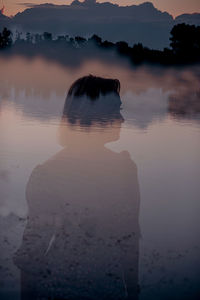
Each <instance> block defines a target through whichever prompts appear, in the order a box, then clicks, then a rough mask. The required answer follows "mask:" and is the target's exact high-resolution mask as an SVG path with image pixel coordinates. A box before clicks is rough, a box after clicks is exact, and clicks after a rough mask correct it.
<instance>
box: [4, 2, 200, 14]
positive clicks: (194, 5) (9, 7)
mask: <svg viewBox="0 0 200 300" xmlns="http://www.w3.org/2000/svg"><path fill="white" fill-rule="evenodd" d="M81 1H83V0H81ZM108 1H109V0H97V2H108ZM27 2H29V3H30V2H31V3H33V4H41V3H47V2H48V3H54V4H70V3H71V2H72V0H32V1H31V0H30V1H27ZM110 2H113V3H117V4H120V5H131V4H140V3H143V2H147V1H145V0H110ZM149 2H152V3H153V4H154V6H155V7H156V8H158V9H159V10H161V11H167V12H169V13H170V14H171V15H173V16H174V17H176V16H177V15H180V14H183V13H193V12H200V1H199V0H151V1H149ZM0 3H1V7H2V6H3V4H4V6H5V10H4V14H5V15H8V16H10V15H15V14H16V13H17V12H19V11H23V10H24V9H26V5H25V4H26V0H25V1H23V0H0Z"/></svg>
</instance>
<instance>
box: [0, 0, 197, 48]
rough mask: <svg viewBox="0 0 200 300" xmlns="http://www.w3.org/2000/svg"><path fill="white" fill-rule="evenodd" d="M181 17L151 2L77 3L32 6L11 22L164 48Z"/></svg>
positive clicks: (34, 28) (23, 27)
mask: <svg viewBox="0 0 200 300" xmlns="http://www.w3.org/2000/svg"><path fill="white" fill-rule="evenodd" d="M197 15H198V16H196V14H192V15H182V16H180V17H181V18H185V20H188V22H190V24H191V22H193V21H192V20H194V23H195V24H196V23H197V21H198V20H199V14H197ZM184 16H185V17H184ZM178 18H179V17H177V18H176V19H175V20H174V19H173V17H172V16H171V15H170V14H168V13H167V12H161V11H159V10H158V9H156V8H155V7H154V6H153V4H152V3H151V2H145V3H143V4H140V5H131V6H125V7H124V6H118V5H116V4H112V3H109V2H106V3H105V2H104V3H97V2H96V1H95V0H85V1H84V2H79V1H78V0H75V1H73V2H72V3H71V4H70V5H53V4H42V5H34V4H30V5H29V8H27V9H26V10H25V11H23V12H22V13H18V14H17V15H15V16H14V17H13V18H12V19H10V20H9V28H10V29H20V30H22V31H25V32H27V31H30V32H38V33H41V32H44V31H49V32H52V33H53V34H56V35H58V34H69V35H72V36H75V35H76V36H77V35H79V36H86V37H88V36H90V35H92V34H97V35H99V36H101V37H102V38H103V39H107V40H109V41H113V42H116V41H120V40H123V41H127V42H128V43H129V44H130V45H133V44H134V43H142V44H143V45H144V46H147V47H150V48H154V49H162V48H164V47H167V46H169V36H170V30H171V29H172V27H173V26H174V24H176V23H177V22H178V21H179V19H178ZM181 20H182V19H181ZM6 22H7V21H6V20H5V23H6ZM181 22H182V21H181ZM0 26H2V23H1V22H0Z"/></svg>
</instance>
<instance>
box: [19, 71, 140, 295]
mask: <svg viewBox="0 0 200 300" xmlns="http://www.w3.org/2000/svg"><path fill="white" fill-rule="evenodd" d="M91 87H92V88H91ZM119 89H120V85H119V81H118V80H106V79H103V78H96V77H92V76H89V77H84V78H81V79H80V80H79V81H77V82H75V84H74V85H72V87H71V89H70V90H69V94H68V97H67V99H66V102H65V106H64V111H63V117H62V121H61V124H60V128H59V141H60V144H61V145H62V146H63V147H64V148H63V149H62V150H61V151H60V152H58V153H57V154H56V155H54V156H53V157H51V158H50V159H48V160H47V161H46V162H45V163H43V164H42V165H39V166H37V167H36V168H35V169H34V170H33V172H32V174H31V176H30V178H29V181H28V184H27V188H26V199H27V202H28V207H29V212H28V222H27V226H26V228H25V232H24V236H23V241H22V244H21V247H20V248H19V249H18V251H17V253H16V255H15V257H14V261H15V263H16V265H17V266H18V268H19V269H20V270H21V291H22V297H21V298H22V299H125V298H126V299H138V259H139V222H138V218H139V204H140V196H139V184H138V178H137V167H136V165H135V163H134V162H133V161H132V160H131V158H130V156H129V153H128V152H126V151H123V152H121V153H114V152H113V151H111V150H109V149H107V148H105V147H104V144H105V143H108V142H111V141H116V140H118V139H119V134H120V128H121V125H122V123H123V122H124V119H123V117H122V115H121V114H120V107H121V100H120V97H119ZM127 296H128V297H127Z"/></svg>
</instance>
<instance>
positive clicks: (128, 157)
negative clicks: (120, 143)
mask: <svg viewBox="0 0 200 300" xmlns="http://www.w3.org/2000/svg"><path fill="white" fill-rule="evenodd" d="M119 155H120V156H121V158H122V159H123V160H124V161H125V162H127V163H128V164H129V165H130V166H132V167H134V168H136V169H137V166H136V164H135V162H134V161H133V159H132V158H131V155H130V153H129V152H128V151H127V150H123V151H121V152H120V153H119Z"/></svg>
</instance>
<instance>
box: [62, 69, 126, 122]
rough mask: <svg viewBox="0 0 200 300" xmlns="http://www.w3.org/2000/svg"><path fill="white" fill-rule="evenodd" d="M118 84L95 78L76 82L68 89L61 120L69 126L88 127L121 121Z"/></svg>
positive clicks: (86, 77) (109, 80)
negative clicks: (65, 121) (79, 125)
mask: <svg viewBox="0 0 200 300" xmlns="http://www.w3.org/2000/svg"><path fill="white" fill-rule="evenodd" d="M119 91H120V82H119V80H117V79H106V78H101V77H96V76H92V75H89V76H85V77H82V78H79V79H78V80H76V81H75V82H74V83H73V84H72V86H71V87H70V89H69V92H68V95H67V99H66V101H65V106H64V111H63V118H64V119H67V121H68V122H69V123H70V124H77V123H79V124H81V125H84V126H90V125H92V124H93V123H99V124H104V125H106V124H108V123H112V122H114V121H116V120H120V119H123V118H122V116H121V114H120V106H121V99H120V96H119Z"/></svg>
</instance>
